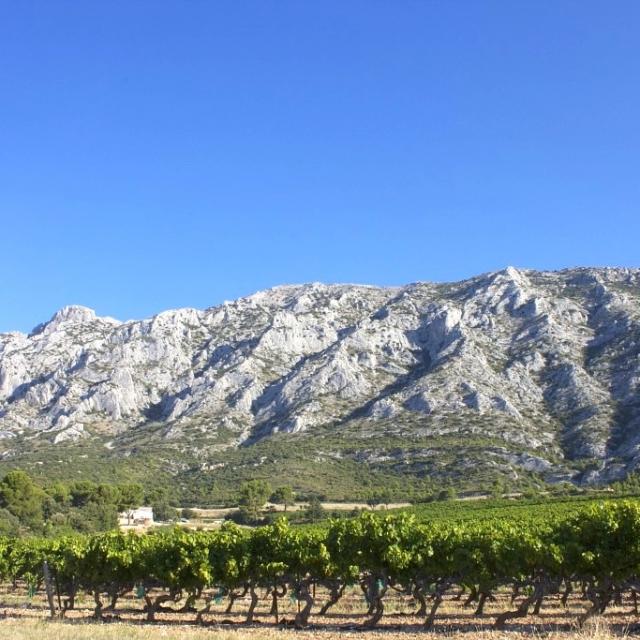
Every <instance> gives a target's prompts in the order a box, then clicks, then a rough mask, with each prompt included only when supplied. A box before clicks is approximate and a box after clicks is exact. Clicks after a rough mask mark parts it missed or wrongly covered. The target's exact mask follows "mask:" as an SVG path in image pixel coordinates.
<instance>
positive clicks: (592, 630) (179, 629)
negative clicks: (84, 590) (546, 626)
mask: <svg viewBox="0 0 640 640" xmlns="http://www.w3.org/2000/svg"><path fill="white" fill-rule="evenodd" d="M429 635H432V634H429V633H428V632H412V631H410V632H407V631H399V630H397V629H393V630H380V631H366V632H364V631H345V630H324V629H322V630H320V629H310V630H307V631H293V630H283V629H275V628H268V629H260V628H250V629H248V628H244V629H223V628H219V627H210V628H206V629H203V628H193V627H189V626H186V625H178V626H176V625H166V624H153V625H136V624H131V623H110V624H99V623H92V622H86V621H75V622H71V621H66V622H61V621H49V620H47V619H43V618H41V619H31V618H7V619H4V620H1V621H0V639H2V640H5V639H6V640H123V639H126V640H129V639H131V640H158V639H160V638H162V639H165V640H293V638H294V637H297V638H300V640H314V639H316V638H317V639H318V640H339V639H340V638H345V637H349V636H351V637H353V638H354V639H355V638H357V639H358V640H410V639H411V638H415V637H418V636H427V637H428V636H429ZM437 635H438V636H439V637H440V638H446V640H542V639H544V640H620V639H621V638H623V639H624V638H627V635H628V634H627V633H626V632H625V631H623V632H621V633H620V632H618V633H616V632H614V631H613V630H612V628H611V627H609V625H608V624H607V623H606V622H604V621H602V620H595V621H593V622H592V623H591V624H588V625H586V626H585V628H584V629H581V630H577V629H574V630H569V631H553V632H544V631H533V632H526V631H501V632H499V631H487V630H479V631H477V632H473V631H472V632H465V633H462V632H452V633H449V632H446V631H444V632H441V633H439V634H437Z"/></svg>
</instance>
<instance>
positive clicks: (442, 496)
mask: <svg viewBox="0 0 640 640" xmlns="http://www.w3.org/2000/svg"><path fill="white" fill-rule="evenodd" d="M456 497H457V496H456V491H455V489H454V488H453V487H447V488H446V489H442V491H440V493H438V500H440V501H446V500H455V499H456Z"/></svg>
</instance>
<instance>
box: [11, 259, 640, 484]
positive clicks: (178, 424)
mask: <svg viewBox="0 0 640 640" xmlns="http://www.w3.org/2000/svg"><path fill="white" fill-rule="evenodd" d="M639 388H640V270H638V269H572V270H565V271H560V272H536V271H529V270H517V269H514V268H512V267H509V268H507V269H505V270H504V271H500V272H496V273H491V274H486V275H482V276H479V277H476V278H472V279H470V280H465V281H462V282H457V283H448V284H430V283H417V284H411V285H408V286H405V287H398V288H377V287H368V286H355V285H321V284H310V285H300V286H286V287H277V288H274V289H271V290H268V291H263V292H260V293H257V294H255V295H252V296H249V297H247V298H242V299H239V300H237V301H235V302H229V303H225V304H223V305H221V306H219V307H214V308H211V309H207V310H205V311H199V310H195V309H180V310H176V311H167V312H164V313H161V314H159V315H157V316H155V317H154V318H151V319H149V320H142V321H132V322H124V323H121V322H118V321H116V320H113V319H111V318H99V317H96V315H95V313H94V312H93V311H91V310H90V309H86V308H84V307H66V308H64V309H62V310H61V311H59V312H57V313H56V314H55V315H54V316H53V318H52V319H51V320H50V321H49V322H47V323H45V324H43V325H40V326H39V327H37V328H36V329H35V330H34V331H33V332H32V333H31V334H30V335H24V334H20V333H8V334H0V438H1V439H2V442H1V443H0V449H1V451H2V453H1V457H2V460H3V461H4V464H5V465H11V466H13V465H16V464H24V465H26V466H31V467H33V465H35V464H36V463H41V466H43V469H44V470H46V471H47V472H48V473H53V474H55V473H56V468H55V465H54V464H53V462H52V461H53V460H54V459H56V460H57V459H59V458H62V460H61V461H60V463H58V464H59V465H61V468H64V469H65V471H64V472H62V471H60V473H64V474H68V473H69V472H76V471H77V469H79V468H80V467H79V466H78V463H79V460H78V456H86V458H85V459H86V460H88V461H90V462H91V464H92V465H93V469H94V470H95V473H103V474H104V473H107V472H106V471H105V470H106V469H107V468H110V469H113V468H115V467H117V466H118V465H120V464H121V463H123V461H125V460H128V461H130V462H131V461H133V460H135V461H136V463H135V465H133V466H136V465H137V466H138V467H139V469H143V468H144V469H150V468H154V469H155V470H156V471H155V472H157V473H160V471H161V470H164V471H169V472H171V473H173V474H176V475H177V476H178V477H181V478H187V480H185V482H192V481H198V482H201V481H202V479H203V477H205V476H206V482H208V483H209V484H211V483H215V482H216V481H217V479H222V478H226V479H227V481H228V482H232V480H231V478H232V477H233V473H232V471H234V470H235V475H237V476H238V477H240V476H242V475H243V474H244V475H247V474H249V475H250V474H251V473H253V474H255V473H257V474H262V475H267V476H278V477H282V478H285V477H286V478H293V481H294V482H296V483H297V484H299V485H301V486H302V485H309V486H313V485H314V481H313V480H312V479H309V478H306V474H307V473H309V471H310V469H311V468H312V467H313V469H315V470H314V471H313V473H314V474H318V473H320V471H319V469H320V468H322V467H323V465H324V468H325V469H327V468H331V469H332V470H333V473H334V475H336V477H337V476H340V474H341V473H343V471H344V469H349V473H348V474H347V475H348V476H349V478H352V479H353V480H354V481H357V482H360V483H362V484H363V485H366V484H367V483H371V482H374V483H375V478H376V477H378V478H384V479H385V482H387V483H391V484H393V482H394V481H395V480H394V479H407V478H410V479H411V480H412V482H422V481H424V483H425V485H428V483H429V482H440V481H442V480H443V479H445V480H447V481H452V482H455V483H457V484H461V485H466V486H470V485H472V484H473V483H474V482H477V481H480V480H481V481H485V480H486V481H489V480H490V479H491V478H492V477H497V476H504V477H507V478H511V479H512V480H518V479H523V478H537V477H539V478H540V479H542V480H551V481H556V480H560V479H569V478H571V479H573V480H575V481H579V482H606V481H610V480H612V479H616V478H619V477H622V476H623V475H624V474H625V473H626V472H627V471H629V470H631V469H634V468H635V467H636V466H637V465H638V463H639V461H640V399H639V393H638V392H639ZM62 452H64V455H62ZM80 452H82V453H80ZM301 460H304V461H306V462H305V464H302V465H301V464H300V461H301ZM65 462H66V464H65ZM87 464H89V463H87ZM247 465H249V466H247ZM58 471H59V470H58ZM349 474H350V475H349ZM362 474H364V475H362ZM367 474H373V475H371V477H369V476H367ZM376 474H377V475H376ZM380 474H382V475H380ZM365 476H366V477H365ZM189 478H190V480H189ZM196 478H197V480H196ZM357 478H360V479H359V480H357ZM372 478H373V479H372ZM325 484H326V486H330V480H327V482H326V483H325ZM352 489H353V490H354V491H355V488H354V487H352Z"/></svg>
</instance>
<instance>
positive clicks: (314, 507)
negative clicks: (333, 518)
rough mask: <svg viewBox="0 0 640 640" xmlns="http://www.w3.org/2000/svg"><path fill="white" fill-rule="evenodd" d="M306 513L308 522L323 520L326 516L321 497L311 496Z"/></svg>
mask: <svg viewBox="0 0 640 640" xmlns="http://www.w3.org/2000/svg"><path fill="white" fill-rule="evenodd" d="M304 513H305V516H306V518H307V519H308V520H311V522H316V521H317V520H322V518H323V517H324V514H325V510H324V507H323V506H322V502H321V501H320V496H311V499H310V500H309V504H308V505H307V508H306V510H305V512H304Z"/></svg>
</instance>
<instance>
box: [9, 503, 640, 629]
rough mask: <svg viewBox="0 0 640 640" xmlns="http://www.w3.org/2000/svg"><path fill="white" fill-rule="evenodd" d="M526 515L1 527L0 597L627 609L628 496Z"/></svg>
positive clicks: (315, 606)
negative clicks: (51, 529) (75, 528)
mask: <svg viewBox="0 0 640 640" xmlns="http://www.w3.org/2000/svg"><path fill="white" fill-rule="evenodd" d="M530 513H531V517H525V516H524V515H523V516H522V517H520V518H518V519H517V520H509V519H506V518H503V519H500V518H496V519H493V520H491V519H488V518H487V519H483V520H478V521H473V520H451V519H449V520H444V519H443V520H441V521H432V522H423V521H420V520H419V519H417V518H416V516H415V515H412V514H407V513H399V514H387V515H378V514H374V513H370V512H367V513H364V514H362V515H361V516H359V517H357V518H353V519H340V520H332V521H330V522H329V523H327V524H324V525H317V526H308V527H295V526H291V525H290V524H288V523H287V521H286V520H284V519H282V520H279V521H277V522H276V523H274V524H272V525H268V526H264V527H259V528H256V529H248V528H242V527H239V526H237V525H235V524H232V523H229V524H225V525H224V526H223V527H222V528H221V529H219V530H217V531H187V530H181V529H177V528H176V529H171V530H167V531H157V532H153V533H147V534H142V535H140V534H133V533H126V534H125V533H121V532H109V533H104V534H98V535H92V536H72V537H64V538H60V539H38V538H31V539H8V538H7V539H2V540H1V541H0V578H1V579H2V582H3V584H4V588H3V591H2V593H3V606H7V605H6V601H7V598H10V597H11V594H17V593H22V594H24V593H28V594H29V596H31V597H35V596H36V595H40V596H43V597H45V596H46V597H48V603H49V606H50V608H51V614H52V616H56V617H58V616H59V617H70V616H72V615H77V613H78V611H79V609H82V611H85V612H86V611H87V609H86V603H87V602H89V601H90V602H91V609H90V615H91V616H92V617H94V618H95V619H108V618H113V617H118V616H121V615H135V616H139V617H144V618H145V619H146V620H148V621H154V620H157V619H158V618H159V617H162V619H163V620H165V619H170V618H171V617H172V616H175V617H176V618H179V619H180V620H183V621H184V620H189V621H191V622H193V623H198V624H203V625H205V624H208V623H212V622H220V621H221V620H222V621H225V622H231V621H241V622H243V623H246V624H251V623H255V622H257V621H258V618H260V621H261V622H263V623H264V622H269V621H272V622H273V623H274V624H277V625H286V626H291V627H294V628H305V627H307V626H309V625H310V624H312V623H313V624H317V622H322V623H323V624H325V623H326V621H327V620H330V619H331V615H332V611H333V612H334V614H333V615H335V616H336V619H338V618H337V617H338V616H339V614H337V613H335V612H338V611H343V610H344V608H343V609H341V606H343V605H344V603H345V602H349V603H350V605H349V611H350V612H351V613H352V614H353V615H352V616H351V618H353V616H355V617H356V618H357V619H358V620H357V625H358V626H359V627H362V628H367V627H369V628H373V627H375V626H376V625H378V624H380V623H381V621H382V620H383V616H385V615H387V616H389V615H392V616H394V617H395V619H396V621H397V620H398V619H401V618H400V616H411V619H412V620H414V619H416V620H419V624H420V625H421V626H422V627H423V628H424V629H430V628H435V627H437V626H438V622H439V615H441V612H442V607H443V603H446V606H447V607H451V606H456V607H458V608H459V609H460V610H465V611H467V612H468V616H473V617H474V618H476V619H478V620H485V621H486V620H487V619H488V618H489V619H490V624H491V625H493V626H494V627H496V628H505V626H508V625H509V623H510V621H511V620H514V619H516V618H522V617H524V616H527V615H533V616H537V615H539V614H541V610H542V608H543V607H546V606H551V605H553V606H554V607H565V609H564V610H565V611H566V618H567V622H568V623H571V624H573V623H575V622H577V623H578V624H582V623H583V622H584V621H585V620H586V619H587V618H589V617H591V616H593V615H596V614H603V613H605V612H606V611H607V609H608V608H610V607H617V608H618V609H619V608H620V607H621V606H624V607H626V609H625V611H626V613H627V614H628V615H629V616H631V619H633V617H634V616H637V614H638V607H637V594H638V592H640V506H639V505H638V503H636V502H635V501H630V500H620V501H608V502H601V503H596V504H590V505H588V506H585V507H582V508H580V509H578V510H574V511H572V512H571V513H569V514H568V515H566V514H565V515H564V516H561V515H558V514H559V513H561V512H560V511H558V510H557V509H556V510H555V511H553V513H554V517H548V518H541V517H539V516H536V515H534V514H535V513H536V509H533V508H532V509H530ZM46 597H45V601H46ZM354 603H356V604H359V607H358V606H356V605H354ZM569 605H570V606H569ZM340 615H342V614H340ZM232 616H234V617H233V620H231V619H230V618H231V617H232ZM314 617H315V618H316V619H317V621H316V620H314ZM333 622H334V623H336V624H337V622H336V620H334V621H333ZM350 624H353V623H350Z"/></svg>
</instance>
